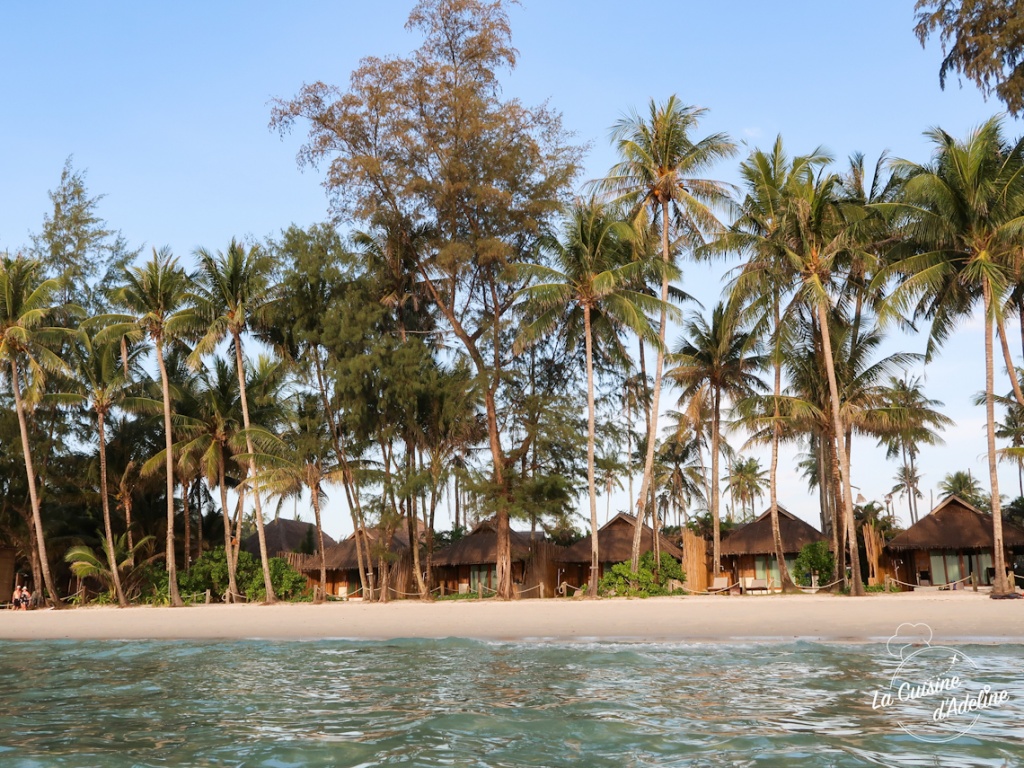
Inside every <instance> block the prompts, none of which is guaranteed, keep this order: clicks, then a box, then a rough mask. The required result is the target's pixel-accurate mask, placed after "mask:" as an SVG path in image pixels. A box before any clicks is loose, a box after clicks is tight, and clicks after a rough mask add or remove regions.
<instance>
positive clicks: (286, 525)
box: [242, 517, 334, 558]
mask: <svg viewBox="0 0 1024 768" xmlns="http://www.w3.org/2000/svg"><path fill="white" fill-rule="evenodd" d="M308 531H312V532H313V546H314V547H316V543H317V539H316V526H315V525H313V524H312V523H304V522H302V521H301V520H285V519H283V518H280V517H279V518H277V519H276V520H273V521H271V522H270V523H268V524H267V525H265V526H263V532H264V534H265V535H266V537H267V554H268V555H269V556H270V557H275V556H276V555H277V554H278V553H282V552H295V551H297V550H298V549H299V548H300V547H301V546H302V545H303V544H304V543H305V541H306V536H307V535H308V533H307V532H308ZM332 544H334V539H332V538H331V537H330V536H328V535H327V534H326V533H325V534H324V549H328V548H329V547H330V546H331V545H332ZM242 549H243V550H245V551H246V552H248V553H249V554H250V555H252V556H253V557H256V558H258V557H259V556H260V539H259V533H254V534H252V535H251V536H248V537H246V538H245V540H243V541H242Z"/></svg>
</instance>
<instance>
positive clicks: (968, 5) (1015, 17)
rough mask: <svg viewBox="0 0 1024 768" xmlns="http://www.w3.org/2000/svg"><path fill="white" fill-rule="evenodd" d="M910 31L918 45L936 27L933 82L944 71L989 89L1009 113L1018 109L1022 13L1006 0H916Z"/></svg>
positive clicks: (1023, 99)
mask: <svg viewBox="0 0 1024 768" xmlns="http://www.w3.org/2000/svg"><path fill="white" fill-rule="evenodd" d="M914 9H915V10H916V11H917V25H916V26H915V27H914V33H915V34H916V35H917V39H918V40H919V41H920V42H921V45H922V46H924V44H925V42H926V41H927V40H928V38H929V37H931V36H932V35H933V34H935V33H938V36H939V41H940V42H941V43H942V53H943V59H942V66H940V67H939V84H940V85H941V86H942V87H943V88H945V87H946V78H947V77H948V76H949V75H950V73H955V74H956V75H958V76H959V75H962V76H964V77H966V78H967V79H968V80H970V81H971V82H973V83H974V84H975V85H976V86H978V88H979V89H981V92H982V93H983V94H984V95H985V97H986V98H987V97H989V96H991V95H993V94H995V96H996V98H998V99H999V100H1000V101H1002V102H1003V103H1004V104H1006V108H1007V109H1008V110H1009V111H1010V112H1012V113H1013V114H1016V115H1019V114H1020V113H1021V112H1022V111H1024V15H1022V14H1021V8H1020V3H1019V2H1007V0H917V4H916V5H915V6H914Z"/></svg>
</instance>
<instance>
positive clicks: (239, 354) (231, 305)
mask: <svg viewBox="0 0 1024 768" xmlns="http://www.w3.org/2000/svg"><path fill="white" fill-rule="evenodd" d="M196 256H197V257H198V258H199V273H198V278H197V289H196V292H195V303H196V314H197V315H198V316H199V317H202V318H203V319H204V320H205V322H206V323H207V324H208V325H207V330H206V333H205V334H204V335H203V337H202V338H201V339H200V340H199V342H198V343H197V344H196V348H195V350H194V351H193V353H192V361H193V365H195V364H196V362H197V361H198V360H199V359H200V358H201V356H202V355H206V354H210V353H211V352H213V351H214V350H215V349H216V347H217V345H218V344H220V342H221V341H223V340H224V338H225V337H229V338H230V340H231V346H232V348H233V349H234V354H235V372H236V374H237V376H238V391H239V396H240V397H241V401H242V420H243V424H244V425H245V435H246V446H245V447H246V452H247V454H248V455H249V457H250V459H249V474H251V475H255V474H256V460H255V458H254V457H255V450H254V446H253V443H252V437H251V433H250V428H251V426H252V424H251V422H250V418H249V417H250V411H249V400H248V397H247V394H246V389H245V356H244V354H243V350H242V334H243V333H245V332H246V331H249V330H254V329H259V328H260V326H261V325H262V321H263V314H264V313H265V312H266V310H267V306H268V305H269V303H270V302H271V301H272V299H273V295H274V292H273V286H272V285H271V282H270V274H271V271H272V267H273V265H272V263H271V260H270V258H269V256H268V254H267V253H265V252H264V251H263V250H262V249H260V248H257V247H255V246H254V247H252V248H245V247H244V246H243V245H241V244H240V243H238V242H237V241H235V240H232V241H231V244H230V245H229V246H228V250H227V253H226V254H225V253H217V254H216V255H214V254H212V253H210V252H209V251H207V250H205V249H199V251H197V253H196ZM253 499H254V502H255V505H256V532H257V534H258V538H259V542H260V560H261V562H262V564H263V582H264V586H265V588H266V602H267V603H273V602H275V601H276V599H277V598H276V596H275V595H274V587H273V584H272V582H271V578H270V558H269V556H268V553H267V538H266V533H265V532H264V528H263V504H262V501H261V499H260V494H259V493H258V492H256V493H254V494H253Z"/></svg>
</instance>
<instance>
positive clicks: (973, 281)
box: [880, 118, 1024, 594]
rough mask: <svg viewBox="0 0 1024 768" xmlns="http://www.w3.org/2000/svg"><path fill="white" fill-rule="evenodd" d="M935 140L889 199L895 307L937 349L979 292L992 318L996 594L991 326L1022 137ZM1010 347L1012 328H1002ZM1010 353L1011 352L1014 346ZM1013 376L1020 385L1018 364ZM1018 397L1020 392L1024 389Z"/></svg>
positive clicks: (996, 127)
mask: <svg viewBox="0 0 1024 768" xmlns="http://www.w3.org/2000/svg"><path fill="white" fill-rule="evenodd" d="M926 135H927V136H928V137H929V138H930V139H931V140H932V142H933V144H934V146H935V154H934V158H933V160H932V162H931V163H928V164H925V165H919V164H917V163H912V162H910V161H907V160H900V161H897V162H896V163H895V165H896V167H897V168H899V169H900V170H901V172H903V173H904V174H905V175H906V177H907V182H906V185H905V188H904V193H903V198H902V199H901V200H900V201H898V202H894V203H889V204H885V207H886V208H887V209H888V210H891V211H892V212H893V213H895V214H896V215H899V216H903V217H905V219H906V224H905V232H906V233H907V240H908V245H909V247H910V248H912V249H913V250H912V252H911V255H909V256H907V257H905V258H902V259H900V260H898V261H897V262H896V263H895V264H894V265H893V266H892V267H891V269H890V270H886V271H885V272H883V273H882V275H881V276H880V278H881V279H885V278H888V277H889V276H890V275H891V274H895V275H899V276H900V277H901V280H902V282H901V284H900V285H899V286H898V287H897V289H896V290H895V291H894V292H893V295H892V298H891V309H892V310H893V311H902V310H906V309H913V310H914V311H915V313H916V314H917V315H918V316H924V317H927V318H930V319H931V321H932V324H931V331H930V334H929V344H928V350H929V354H930V353H932V352H933V351H934V350H935V349H936V348H937V347H938V346H939V345H940V344H941V343H942V342H943V341H944V340H945V339H946V337H947V336H948V335H949V333H950V331H951V330H952V328H953V326H954V324H955V323H956V322H957V321H958V320H959V319H960V318H962V317H964V316H966V315H968V314H970V312H971V311H972V310H973V309H974V308H975V306H976V305H977V301H978V299H979V298H980V299H981V302H982V307H983V311H984V320H985V339H984V346H985V424H986V429H987V437H988V464H989V481H990V483H991V491H992V494H991V498H992V532H993V540H994V541H993V545H994V552H993V564H994V565H995V571H996V574H995V578H996V580H995V584H994V586H993V591H994V593H997V594H999V593H1006V592H1008V591H1009V587H1008V585H1007V581H1006V563H1005V551H1004V548H1003V518H1002V510H1001V507H1000V501H999V480H998V476H997V461H998V454H997V451H996V443H995V440H996V435H995V432H996V419H995V390H994V374H995V366H994V354H993V338H992V336H993V327H994V326H995V325H999V326H1002V308H1003V304H1004V298H1005V297H1006V295H1007V293H1008V291H1009V287H1010V281H1011V279H1012V277H1013V275H1014V274H1015V267H1016V264H1017V263H1018V260H1019V259H1020V253H1021V248H1020V235H1021V232H1022V230H1024V139H1022V140H1020V141H1018V142H1017V143H1016V144H1012V145H1011V144H1008V143H1007V142H1006V141H1005V140H1004V139H1003V134H1002V125H1001V122H1000V120H999V119H998V118H992V119H991V120H989V121H987V122H986V123H984V124H983V125H981V126H980V127H979V128H977V129H976V130H974V131H973V132H972V133H971V134H970V135H969V136H968V137H967V139H966V140H964V141H958V140H957V139H954V138H953V137H952V136H950V135H949V134H947V133H946V132H945V131H943V130H941V129H939V128H935V129H932V130H930V131H928V132H927V134H926ZM1000 337H1001V340H1002V341H1003V344H1004V349H1005V348H1006V347H1005V333H1003V332H1002V331H1001V332H1000ZM1007 351H1008V350H1007ZM1008 367H1009V368H1010V370H1009V373H1010V375H1011V379H1013V381H1012V383H1013V384H1014V387H1015V389H1018V388H1019V387H1018V385H1017V382H1016V376H1015V371H1014V369H1013V367H1012V365H1009V366H1008ZM1018 397H1019V395H1018Z"/></svg>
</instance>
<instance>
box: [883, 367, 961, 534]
mask: <svg viewBox="0 0 1024 768" xmlns="http://www.w3.org/2000/svg"><path fill="white" fill-rule="evenodd" d="M882 394H883V397H884V402H883V404H882V408H883V409H884V411H885V420H886V421H887V422H889V423H890V424H891V426H889V427H888V428H887V429H886V431H885V433H884V434H883V435H882V437H881V438H880V439H879V441H878V444H879V445H880V446H882V445H884V446H885V449H886V450H885V457H886V458H887V459H892V458H895V457H897V456H899V457H900V458H901V459H902V460H903V469H902V471H901V472H900V474H899V477H900V478H902V480H903V481H904V482H905V483H906V484H907V485H906V487H905V488H904V489H902V491H901V494H902V493H905V494H906V495H907V499H908V502H909V505H910V522H911V524H913V523H916V522H917V520H918V511H917V499H918V498H920V496H921V494H920V492H919V491H918V489H917V482H918V481H919V480H920V475H919V474H918V472H917V466H916V461H917V454H918V446H920V445H941V444H942V438H940V437H939V435H938V433H937V431H936V430H942V429H945V428H946V427H948V426H952V425H953V420H952V419H950V418H949V417H948V416H944V415H943V414H941V413H939V412H938V411H937V410H935V406H941V405H942V403H941V402H939V401H938V400H931V399H929V398H927V397H925V396H924V392H923V391H922V385H921V379H920V378H919V377H914V378H910V377H909V376H904V377H903V378H899V379H897V378H896V377H895V376H892V377H890V379H889V386H888V387H886V388H885V390H883V393H882Z"/></svg>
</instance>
